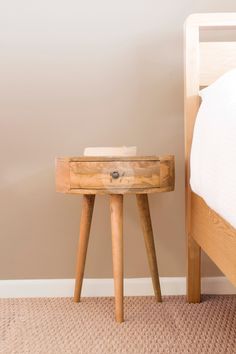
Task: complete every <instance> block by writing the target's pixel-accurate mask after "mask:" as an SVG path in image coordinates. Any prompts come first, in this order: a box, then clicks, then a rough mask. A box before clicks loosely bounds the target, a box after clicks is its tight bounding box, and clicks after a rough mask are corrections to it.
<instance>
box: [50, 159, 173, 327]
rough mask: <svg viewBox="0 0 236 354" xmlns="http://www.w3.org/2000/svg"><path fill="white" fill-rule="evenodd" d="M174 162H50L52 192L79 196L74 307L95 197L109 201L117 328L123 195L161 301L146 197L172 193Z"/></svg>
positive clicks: (120, 304)
mask: <svg viewBox="0 0 236 354" xmlns="http://www.w3.org/2000/svg"><path fill="white" fill-rule="evenodd" d="M174 179H175V177H174V156H169V155H168V156H143V157H141V156H135V157H68V158H57V159H56V190H57V192H62V193H72V194H82V195H83V204H82V215H81V223H80V236H79V243H78V251H77V266H76V283H75V291H74V301H75V302H78V301H80V295H81V288H82V282H83V275H84V268H85V259H86V253H87V247H88V240H89V233H90V227H91V221H92V214H93V207H94V200H95V195H97V194H109V195H110V210H111V230H112V256H113V276H114V286H115V317H116V321H117V322H123V320H124V311H123V195H124V194H128V193H129V194H130V193H132V194H136V198H137V204H138V209H139V214H140V219H141V226H142V230H143V234H144V239H145V246H146V251H147V256H148V262H149V267H150V271H151V276H152V282H153V288H154V292H155V296H156V299H157V301H161V290H160V283H159V276H158V268H157V260H156V252H155V244H154V238H153V230H152V224H151V217H150V211H149V203H148V193H159V192H168V191H172V190H174Z"/></svg>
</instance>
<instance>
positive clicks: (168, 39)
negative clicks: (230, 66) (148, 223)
mask: <svg viewBox="0 0 236 354" xmlns="http://www.w3.org/2000/svg"><path fill="white" fill-rule="evenodd" d="M204 11H236V3H235V1H234V0H232V1H226V0H225V1H220V0H218V1H216V0H208V1H206V0H198V1H189V0H185V1H184V0H181V1H180V0H179V1H173V0H172V1H170V0H167V1H158V0H156V1H151V0H142V1H141V0H133V1H132V0H120V1H111V0H99V1H96V0H94V1H85V0H84V1H75V0H74V1H72V0H71V1H66V0H63V1H56V0H41V1H31V0H28V1H26V0H22V1H17V0H15V1H14V0H10V1H1V13H0V22H1V30H0V42H1V65H0V78H1V85H0V87H1V88H0V90H1V92H0V107H1V120H0V134H1V139H0V156H1V173H0V181H1V183H0V203H1V210H0V238H1V240H0V278H1V279H8V278H9V279H14V278H67V277H68V278H71V277H73V275H74V268H75V249H76V244H77V239H78V226H79V215H80V198H79V197H76V196H66V195H59V194H56V193H55V187H54V158H55V156H67V155H80V154H82V152H83V148H84V147H85V146H110V145H114V146H116V145H137V146H138V149H139V153H140V154H152V153H158V154H162V153H173V154H175V155H176V191H175V192H174V193H169V194H162V195H153V196H151V197H150V204H151V211H152V217H153V226H154V230H155V239H156V246H157V254H158V261H159V268H160V274H161V276H183V275H184V274H185V237H184V162H183V161H184V148H183V140H184V136H183V85H182V83H183V72H182V66H183V63H182V62H183V56H182V50H183V49H182V25H183V22H184V19H185V18H186V16H187V15H188V14H190V13H192V12H204ZM124 214H125V230H124V231H125V234H124V238H125V275H126V277H145V276H149V272H148V268H147V262H146V256H145V251H144V244H143V239H142V235H141V232H140V228H139V223H138V215H137V211H136V205H135V199H134V197H132V196H129V197H127V198H125V213H124ZM90 241H91V242H90V246H89V252H88V259H87V268H86V276H87V277H111V276H112V272H111V241H110V219H109V208H108V200H107V198H105V197H99V198H97V201H96V206H95V214H94V221H93V225H92V234H91V240H90ZM204 263H205V264H204V266H203V269H204V274H208V275H213V274H217V270H216V269H215V268H214V267H213V266H212V264H211V263H210V262H209V261H208V260H207V259H206V258H204Z"/></svg>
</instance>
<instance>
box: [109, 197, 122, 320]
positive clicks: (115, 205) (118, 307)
mask: <svg viewBox="0 0 236 354" xmlns="http://www.w3.org/2000/svg"><path fill="white" fill-rule="evenodd" d="M110 208H111V231H112V258H113V276H114V286H115V317H116V321H117V322H119V323H121V322H123V321H124V310H123V195H121V194H112V195H111V196H110Z"/></svg>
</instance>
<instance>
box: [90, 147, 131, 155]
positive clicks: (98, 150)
mask: <svg viewBox="0 0 236 354" xmlns="http://www.w3.org/2000/svg"><path fill="white" fill-rule="evenodd" d="M136 155H137V147H136V146H120V147H87V148H85V149H84V156H136Z"/></svg>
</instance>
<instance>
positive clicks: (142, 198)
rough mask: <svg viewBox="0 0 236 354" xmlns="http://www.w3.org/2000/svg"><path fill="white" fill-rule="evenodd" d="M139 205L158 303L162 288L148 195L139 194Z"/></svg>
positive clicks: (137, 196)
mask: <svg viewBox="0 0 236 354" xmlns="http://www.w3.org/2000/svg"><path fill="white" fill-rule="evenodd" d="M136 198H137V204H138V209H139V215H140V220H141V226H142V230H143V234H144V241H145V246H146V251H147V256H148V263H149V267H150V271H151V276H152V283H153V288H154V293H155V296H156V299H157V301H159V302H161V301H162V299H161V288H160V282H159V275H158V268H157V259H156V252H155V244H154V238H153V230H152V222H151V216H150V210H149V203H148V196H147V194H137V195H136Z"/></svg>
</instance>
